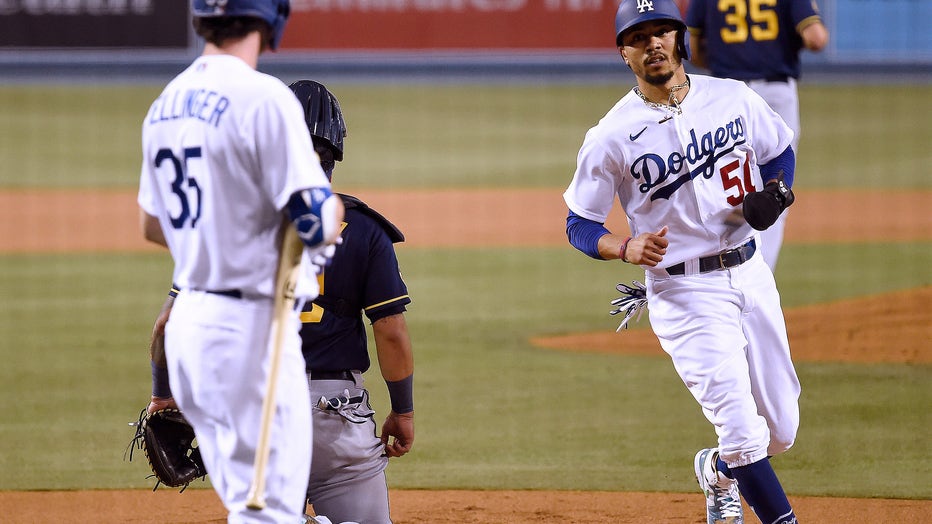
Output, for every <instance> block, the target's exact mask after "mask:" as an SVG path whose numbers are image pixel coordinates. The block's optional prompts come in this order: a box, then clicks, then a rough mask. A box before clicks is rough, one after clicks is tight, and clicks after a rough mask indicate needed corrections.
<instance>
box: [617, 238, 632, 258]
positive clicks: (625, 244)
mask: <svg viewBox="0 0 932 524" xmlns="http://www.w3.org/2000/svg"><path fill="white" fill-rule="evenodd" d="M630 241H631V237H628V238H626V239H625V241H624V242H622V243H621V249H619V250H618V258H620V259H621V261H622V262H624V263H626V264H630V262H628V260H627V259H626V258H625V251H627V250H628V242H630Z"/></svg>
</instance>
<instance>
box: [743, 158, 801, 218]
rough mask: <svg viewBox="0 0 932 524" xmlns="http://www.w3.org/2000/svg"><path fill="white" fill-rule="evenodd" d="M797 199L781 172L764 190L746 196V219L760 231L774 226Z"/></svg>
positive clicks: (744, 210)
mask: <svg viewBox="0 0 932 524" xmlns="http://www.w3.org/2000/svg"><path fill="white" fill-rule="evenodd" d="M795 200H796V197H795V196H794V195H793V190H792V189H790V188H789V187H788V186H787V185H786V182H784V181H783V173H782V172H781V173H780V174H779V175H778V176H777V178H776V179H774V180H771V181H769V182H767V185H765V186H764V189H762V190H761V191H756V192H754V193H748V194H747V195H745V196H744V208H743V210H742V211H743V213H744V219H745V220H747V222H748V224H749V225H750V226H751V227H753V228H754V229H756V230H758V231H763V230H765V229H767V228H768V227H770V226H772V225H773V223H774V222H776V221H777V218H778V217H779V216H780V213H782V212H783V210H784V209H786V208H788V207H790V206H791V205H793V202H794V201H795Z"/></svg>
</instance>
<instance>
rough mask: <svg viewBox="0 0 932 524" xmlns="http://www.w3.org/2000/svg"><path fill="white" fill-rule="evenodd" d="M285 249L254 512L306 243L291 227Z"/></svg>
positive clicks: (259, 503)
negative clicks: (286, 332) (283, 348)
mask: <svg viewBox="0 0 932 524" xmlns="http://www.w3.org/2000/svg"><path fill="white" fill-rule="evenodd" d="M283 229H284V233H283V235H282V245H281V249H280V252H279V259H278V270H277V272H276V275H275V302H274V304H275V305H274V315H273V317H272V325H271V328H270V330H269V339H270V340H271V343H272V345H271V348H270V351H269V361H270V362H269V376H268V379H267V380H268V382H267V384H266V386H265V398H264V399H263V401H262V419H261V421H260V425H259V441H258V443H257V444H256V458H255V462H254V463H253V477H252V483H251V484H250V485H249V494H248V495H247V499H246V507H247V508H249V509H254V510H261V509H263V508H265V470H266V466H267V465H268V462H269V452H270V447H269V446H270V444H269V435H270V433H271V430H272V418H273V416H274V413H275V388H276V383H277V382H278V369H279V366H280V363H281V353H282V345H283V343H284V340H285V329H286V328H287V327H288V325H289V323H288V317H289V315H290V314H291V311H292V309H294V305H295V284H296V283H297V279H298V267H299V265H300V264H301V253H302V252H303V251H304V243H303V242H301V239H300V238H298V232H297V231H296V230H295V228H294V226H292V225H291V223H285V225H284V226H283Z"/></svg>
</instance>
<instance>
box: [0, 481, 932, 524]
mask: <svg viewBox="0 0 932 524" xmlns="http://www.w3.org/2000/svg"><path fill="white" fill-rule="evenodd" d="M390 496H391V500H392V519H393V520H394V522H395V524H472V523H476V524H479V523H482V524H493V523H494V524H644V523H683V524H686V523H689V524H702V523H704V522H705V516H704V515H703V511H702V503H703V499H702V495H701V494H699V493H698V492H697V493H695V494H689V493H686V494H684V493H631V492H628V493H617V492H591V491H425V490H393V491H392V492H391V495H390ZM790 502H792V503H793V507H794V509H795V510H796V515H797V516H798V517H799V519H800V522H806V523H809V524H813V523H818V524H846V523H850V524H855V523H856V524H863V523H867V522H871V523H873V522H878V523H892V522H895V523H897V524H921V523H926V522H929V518H930V516H932V501H929V500H883V499H852V498H821V497H790ZM745 511H749V510H747V508H745ZM0 515H3V522H10V523H15V524H47V523H50V522H69V523H73V522H80V523H94V524H143V523H145V524H154V523H161V524H164V523H176V524H182V523H184V524H206V523H210V524H222V523H224V522H226V517H225V515H226V512H225V510H224V508H223V505H222V504H221V503H220V500H219V499H218V498H217V495H216V494H215V493H214V491H213V490H211V489H188V490H187V491H185V492H184V493H181V494H178V493H177V492H175V491H171V490H165V489H160V490H159V491H157V492H154V493H153V492H151V491H148V490H132V491H43V492H36V491H26V492H23V491H13V492H2V493H0ZM753 521H754V520H752V519H751V518H749V519H747V522H748V524H750V523H751V522H753Z"/></svg>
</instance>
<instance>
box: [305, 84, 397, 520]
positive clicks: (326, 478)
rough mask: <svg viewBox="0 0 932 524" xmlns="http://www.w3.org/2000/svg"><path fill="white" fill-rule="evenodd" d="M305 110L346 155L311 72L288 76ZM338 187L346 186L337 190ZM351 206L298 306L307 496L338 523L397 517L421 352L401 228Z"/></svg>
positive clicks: (327, 96)
mask: <svg viewBox="0 0 932 524" xmlns="http://www.w3.org/2000/svg"><path fill="white" fill-rule="evenodd" d="M291 89H292V91H294V93H295V95H296V96H297V97H298V100H299V101H300V102H301V106H302V108H303V109H304V117H305V122H306V123H307V127H308V129H309V130H310V132H311V138H312V140H313V142H314V149H315V151H317V154H318V156H319V157H320V161H321V166H322V167H323V169H324V170H325V171H326V172H327V173H328V176H330V175H332V172H333V169H334V165H335V162H338V161H342V160H343V140H344V137H345V136H346V124H345V122H344V120H343V113H342V111H341V110H340V104H339V102H337V99H336V97H335V96H334V95H333V93H331V92H330V91H329V90H328V89H327V88H326V87H324V86H323V85H322V84H320V83H318V82H314V81H311V80H300V81H297V82H295V83H293V84H291ZM338 194H339V193H338ZM340 196H341V198H343V204H344V206H345V208H346V217H345V219H344V227H343V230H342V239H343V241H342V243H341V244H340V245H338V246H337V247H336V252H335V253H334V255H333V263H332V264H330V265H329V266H327V267H326V268H325V269H324V270H323V272H322V273H321V275H320V277H319V278H320V282H321V286H320V288H321V294H320V295H319V296H318V297H317V298H316V299H314V301H313V302H312V303H308V304H307V305H306V306H305V308H304V311H302V312H301V321H302V323H303V327H302V329H301V339H302V340H303V350H304V358H305V361H306V362H307V368H306V372H307V378H308V384H309V385H310V389H311V401H312V403H313V404H314V405H315V406H314V409H313V410H312V413H311V415H312V416H311V419H312V421H313V424H314V441H313V443H312V444H311V446H312V448H313V453H312V457H313V459H312V461H311V474H310V484H309V486H308V494H307V495H308V503H310V504H312V505H313V506H314V511H315V512H316V513H317V514H318V515H325V516H327V517H328V518H329V519H331V520H333V521H334V522H342V521H352V522H359V523H362V524H390V523H391V519H390V516H389V503H388V487H387V485H386V481H385V467H386V466H387V464H388V460H389V457H400V456H402V455H404V454H405V453H407V452H408V451H409V450H410V449H411V445H412V444H413V442H414V398H413V380H414V374H413V373H414V359H413V354H412V350H411V339H410V337H409V335H408V328H407V323H406V322H405V316H404V312H405V309H406V305H407V304H409V303H410V302H411V299H410V298H409V297H408V290H407V287H406V286H405V283H404V281H403V280H402V279H401V273H400V272H399V268H398V259H397V257H396V255H395V248H394V245H393V244H395V243H397V242H402V241H403V240H404V236H403V235H402V234H401V232H400V231H399V230H398V228H396V227H395V226H394V225H392V223H391V222H389V221H388V220H387V219H386V218H385V217H383V216H382V215H381V214H379V213H378V212H376V211H375V210H373V209H372V208H370V207H369V206H367V205H366V204H365V203H364V202H362V201H361V200H359V199H357V198H355V197H352V196H349V195H343V194H340ZM364 318H365V319H368V321H369V322H371V324H372V332H373V335H374V339H375V349H376V353H377V354H378V362H379V368H380V371H381V375H382V378H383V379H384V380H385V383H386V385H387V388H388V394H389V397H390V399H391V411H390V412H389V414H388V415H387V416H386V417H385V421H384V422H383V423H382V426H381V431H379V430H378V428H377V427H376V422H375V419H374V416H375V412H374V411H373V410H372V408H371V407H370V406H369V392H368V391H367V390H366V388H365V387H364V384H363V383H364V381H363V373H364V372H366V371H367V370H368V369H369V366H370V362H369V353H368V349H367V335H366V327H365V324H364V323H363V320H364Z"/></svg>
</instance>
